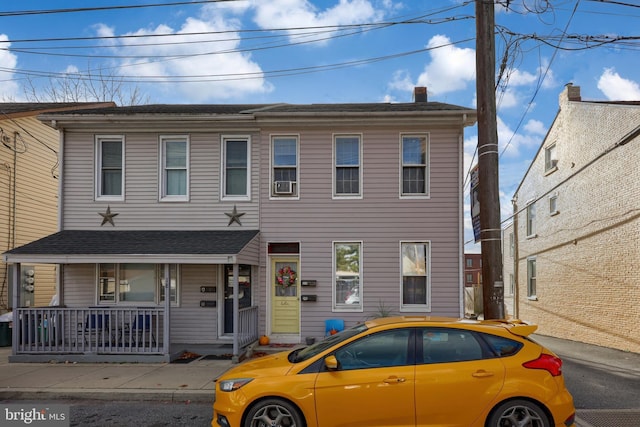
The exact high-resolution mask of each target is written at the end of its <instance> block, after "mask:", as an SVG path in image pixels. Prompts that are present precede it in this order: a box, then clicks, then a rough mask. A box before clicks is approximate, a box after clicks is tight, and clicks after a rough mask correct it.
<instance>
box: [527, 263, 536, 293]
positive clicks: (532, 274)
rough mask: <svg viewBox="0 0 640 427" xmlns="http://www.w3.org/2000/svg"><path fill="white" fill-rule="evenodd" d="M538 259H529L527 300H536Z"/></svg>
mask: <svg viewBox="0 0 640 427" xmlns="http://www.w3.org/2000/svg"><path fill="white" fill-rule="evenodd" d="M536 280H537V273H536V259H535V258H529V259H527V298H529V299H536V293H537V288H536Z"/></svg>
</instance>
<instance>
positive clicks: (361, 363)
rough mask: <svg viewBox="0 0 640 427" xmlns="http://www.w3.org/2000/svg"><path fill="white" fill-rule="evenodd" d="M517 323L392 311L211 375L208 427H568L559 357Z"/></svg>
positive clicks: (569, 407) (568, 399)
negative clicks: (399, 314)
mask: <svg viewBox="0 0 640 427" xmlns="http://www.w3.org/2000/svg"><path fill="white" fill-rule="evenodd" d="M535 330H536V326H535V325H530V324H527V323H523V322H520V321H517V320H512V321H477V320H468V319H450V318H430V317H388V318H380V319H375V320H372V321H367V322H365V323H362V324H359V325H357V326H355V327H353V328H350V329H346V330H344V331H342V332H340V333H338V334H336V335H332V336H330V337H327V338H326V339H325V340H323V341H320V342H318V343H316V344H313V345H311V346H308V347H301V348H298V349H295V350H293V351H288V352H281V353H277V354H274V355H271V356H265V357H262V358H258V359H252V360H250V361H247V362H245V363H243V364H240V365H238V366H236V367H235V368H232V369H231V370H229V371H227V372H225V373H224V374H223V375H222V376H221V377H220V378H218V379H217V384H216V396H215V402H214V405H213V420H212V426H213V427H240V426H241V427H266V426H285V427H302V426H306V427H339V426H344V427H347V426H350V427H353V426H366V427H381V426H387V427H391V426H393V427H405V426H443V425H447V426H465V427H469V426H471V427H485V426H488V427H515V426H518V427H550V426H557V427H559V426H564V427H570V426H574V425H575V424H574V418H575V409H574V405H573V398H572V396H571V394H570V393H569V391H568V390H567V389H566V387H565V384H564V378H563V375H562V361H561V360H560V358H558V357H557V356H556V355H555V354H554V353H552V352H551V351H549V350H548V349H546V348H545V347H543V346H541V345H539V344H537V343H536V342H534V341H533V340H531V339H530V338H529V335H530V334H532V333H533V332H534V331H535Z"/></svg>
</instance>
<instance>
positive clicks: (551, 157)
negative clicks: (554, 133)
mask: <svg viewBox="0 0 640 427" xmlns="http://www.w3.org/2000/svg"><path fill="white" fill-rule="evenodd" d="M556 169H558V155H557V153H556V144H555V142H554V143H553V144H551V145H549V146H548V147H545V149H544V171H545V172H552V171H554V170H556Z"/></svg>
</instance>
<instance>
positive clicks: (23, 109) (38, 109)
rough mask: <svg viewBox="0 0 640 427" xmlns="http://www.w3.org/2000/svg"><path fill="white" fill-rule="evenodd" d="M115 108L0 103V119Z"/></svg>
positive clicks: (87, 104)
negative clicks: (88, 108) (30, 114)
mask: <svg viewBox="0 0 640 427" xmlns="http://www.w3.org/2000/svg"><path fill="white" fill-rule="evenodd" d="M107 106H115V104H114V103H113V102H0V119H2V118H3V117H2V116H12V115H15V114H19V115H24V113H38V114H40V113H45V112H53V111H63V110H69V109H71V110H74V111H77V110H79V109H84V108H87V107H107Z"/></svg>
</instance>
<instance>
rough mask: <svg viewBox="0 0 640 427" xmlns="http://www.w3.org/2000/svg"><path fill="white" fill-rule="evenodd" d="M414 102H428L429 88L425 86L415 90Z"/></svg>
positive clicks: (417, 87)
mask: <svg viewBox="0 0 640 427" xmlns="http://www.w3.org/2000/svg"><path fill="white" fill-rule="evenodd" d="M413 102H427V88H426V87H425V86H416V87H415V88H413Z"/></svg>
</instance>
